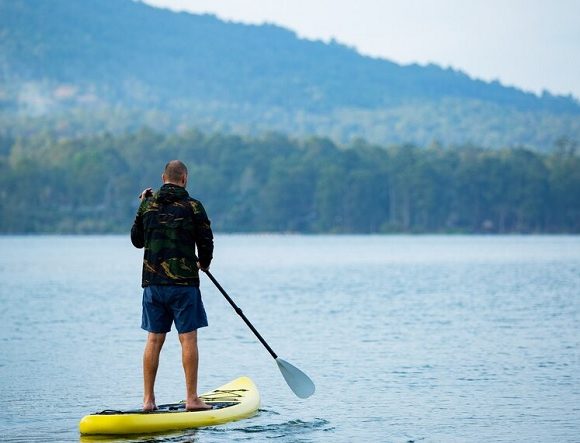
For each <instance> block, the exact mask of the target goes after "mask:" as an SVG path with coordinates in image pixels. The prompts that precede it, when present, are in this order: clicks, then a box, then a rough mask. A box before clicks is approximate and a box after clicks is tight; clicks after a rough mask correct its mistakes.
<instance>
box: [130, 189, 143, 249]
mask: <svg viewBox="0 0 580 443" xmlns="http://www.w3.org/2000/svg"><path fill="white" fill-rule="evenodd" d="M144 193H145V191H143V193H142V194H141V205H139V209H138V210H137V215H136V216H135V221H134V222H133V226H132V227H131V243H133V246H135V247H136V248H139V249H141V248H142V247H144V246H145V230H144V229H143V212H144V208H145V199H144V198H143V194H144Z"/></svg>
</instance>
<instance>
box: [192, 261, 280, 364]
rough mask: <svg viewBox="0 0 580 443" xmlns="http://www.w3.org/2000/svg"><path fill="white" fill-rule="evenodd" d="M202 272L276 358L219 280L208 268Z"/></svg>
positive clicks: (274, 355) (275, 357)
mask: <svg viewBox="0 0 580 443" xmlns="http://www.w3.org/2000/svg"><path fill="white" fill-rule="evenodd" d="M203 272H205V273H206V274H207V276H208V277H209V279H210V280H211V281H212V282H213V284H214V285H215V287H216V288H218V289H219V291H220V292H221V293H222V295H223V296H224V297H225V298H226V300H227V301H228V303H229V304H230V305H232V308H234V310H235V311H236V313H237V314H238V315H239V316H240V317H242V320H244V322H245V323H246V324H247V325H248V327H249V328H250V329H251V330H252V332H253V333H254V335H255V336H256V337H257V338H258V340H260V343H262V344H263V345H264V347H265V348H266V349H267V350H268V352H269V353H270V355H271V356H272V357H274V360H275V359H277V358H278V356H277V355H276V353H275V352H274V350H273V349H272V348H271V347H270V345H269V344H268V343H266V340H264V338H263V337H262V336H261V335H260V333H259V332H258V331H257V330H256V328H254V325H253V324H252V323H250V320H248V317H246V316H245V315H244V312H243V311H242V310H241V309H240V308H239V307H238V305H236V304H235V302H234V301H233V300H232V298H231V297H230V296H229V295H228V293H227V292H226V291H225V289H224V288H222V285H220V284H219V282H218V281H217V280H216V279H215V277H214V276H213V275H212V274H211V272H209V269H207V270H203Z"/></svg>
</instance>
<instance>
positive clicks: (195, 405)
mask: <svg viewBox="0 0 580 443" xmlns="http://www.w3.org/2000/svg"><path fill="white" fill-rule="evenodd" d="M185 409H186V410H188V411H206V410H208V409H211V406H210V405H208V404H207V403H204V402H203V400H201V399H200V398H199V397H196V398H195V399H193V400H191V401H187V402H186V403H185Z"/></svg>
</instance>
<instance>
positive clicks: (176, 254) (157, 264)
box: [131, 160, 213, 411]
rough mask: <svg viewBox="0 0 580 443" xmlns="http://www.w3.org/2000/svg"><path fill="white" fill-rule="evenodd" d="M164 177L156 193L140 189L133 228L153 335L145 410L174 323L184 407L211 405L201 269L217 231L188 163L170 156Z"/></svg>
mask: <svg viewBox="0 0 580 443" xmlns="http://www.w3.org/2000/svg"><path fill="white" fill-rule="evenodd" d="M161 178H162V180H163V186H162V187H161V189H160V190H159V191H158V192H157V193H155V194H153V192H152V190H151V188H148V189H145V190H144V191H143V192H142V193H141V195H140V197H139V198H140V199H141V205H140V206H139V210H138V211H137V216H136V217H135V222H134V223H133V227H132V228H131V242H132V243H133V245H134V246H135V247H137V248H143V247H145V252H144V258H143V281H142V286H143V288H144V289H143V316H142V323H141V327H142V328H143V329H145V330H146V331H148V332H149V334H148V336H147V343H146V345H145V352H144V354H143V384H144V391H145V393H144V397H143V410H144V411H152V410H154V409H156V408H157V406H156V404H155V393H154V387H155V377H156V375H157V368H158V366H159V354H160V352H161V348H162V347H163V343H164V341H165V335H166V333H167V332H169V331H170V330H171V324H172V323H175V328H176V329H177V332H178V333H179V341H180V342H181V349H182V361H183V369H184V372H185V384H186V388H187V396H186V405H185V406H186V408H187V409H188V410H199V409H211V407H210V406H208V405H207V404H205V403H204V402H203V401H202V400H201V399H200V398H199V397H198V394H197V369H198V361H199V360H198V348H197V329H199V328H202V327H204V326H207V317H206V313H205V309H204V307H203V303H202V300H201V293H200V290H199V271H198V268H199V269H201V270H207V269H209V265H210V263H211V260H212V254H213V234H212V231H211V228H210V221H209V220H208V218H207V215H206V212H205V209H204V208H203V206H202V204H201V202H199V201H198V200H195V199H193V198H191V197H190V196H189V194H188V193H187V191H186V190H185V188H186V186H187V167H186V166H185V164H183V163H182V162H181V161H179V160H172V161H170V162H169V163H167V165H166V166H165V171H164V172H163V175H162V176H161ZM196 246H197V257H199V258H197V257H196V253H195V252H196V251H195V248H196Z"/></svg>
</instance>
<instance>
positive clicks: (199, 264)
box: [197, 262, 209, 272]
mask: <svg viewBox="0 0 580 443" xmlns="http://www.w3.org/2000/svg"><path fill="white" fill-rule="evenodd" d="M197 267H198V268H199V269H201V270H202V271H204V272H205V271H209V266H208V267H207V268H204V267H203V266H201V263H200V262H197Z"/></svg>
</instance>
